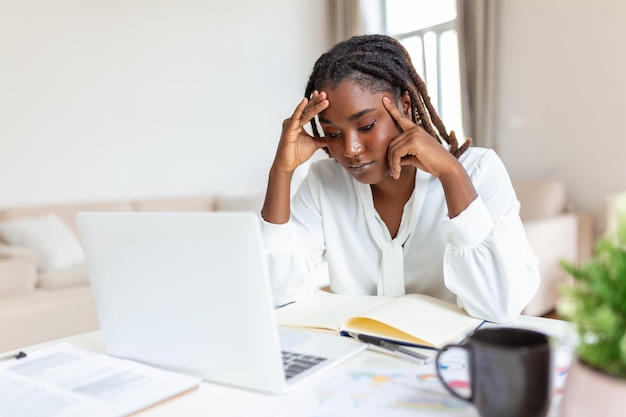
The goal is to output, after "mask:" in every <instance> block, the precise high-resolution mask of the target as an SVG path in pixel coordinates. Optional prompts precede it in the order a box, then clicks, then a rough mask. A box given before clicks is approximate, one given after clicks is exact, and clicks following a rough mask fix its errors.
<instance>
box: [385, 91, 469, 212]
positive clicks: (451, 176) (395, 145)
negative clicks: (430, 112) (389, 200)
mask: <svg viewBox="0 0 626 417" xmlns="http://www.w3.org/2000/svg"><path fill="white" fill-rule="evenodd" d="M383 105H384V106H385V108H386V109H387V112H389V114H390V115H391V117H392V118H393V120H395V122H396V124H397V125H398V128H399V130H400V131H401V132H400V134H399V135H398V137H396V138H395V139H393V140H392V141H391V142H390V143H389V148H388V150H387V158H388V163H389V175H391V176H392V177H393V178H395V179H398V178H400V171H401V169H402V166H403V165H413V166H415V167H417V168H418V169H421V170H422V171H426V172H428V173H430V174H431V175H434V176H436V177H438V178H439V180H440V181H441V185H442V186H443V191H444V194H445V196H446V203H447V205H448V216H449V217H450V218H453V217H456V216H458V215H459V213H461V212H462V211H463V210H465V209H466V208H467V206H469V205H470V203H471V202H472V201H474V199H476V197H477V196H478V194H477V193H476V190H475V189H474V185H473V184H472V182H471V180H470V178H469V176H468V175H467V172H466V171H465V168H463V165H461V163H460V162H459V160H458V159H456V157H455V156H454V155H452V154H451V153H450V152H448V150H447V149H446V148H444V147H443V146H442V145H441V143H440V142H439V141H438V140H437V139H435V138H434V137H432V136H431V135H429V134H428V132H426V130H425V129H424V128H423V127H422V126H420V125H418V124H415V122H413V120H411V119H410V118H409V117H408V116H406V115H404V114H402V112H401V111H400V109H399V108H398V107H397V106H396V105H395V104H393V103H392V102H391V100H390V99H389V98H388V97H383Z"/></svg>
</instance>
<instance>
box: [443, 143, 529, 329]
mask: <svg viewBox="0 0 626 417" xmlns="http://www.w3.org/2000/svg"><path fill="white" fill-rule="evenodd" d="M469 175H470V178H471V180H472V183H473V184H474V187H475V188H476V191H477V192H478V197H477V198H476V199H475V200H474V201H473V202H472V203H471V204H470V205H469V206H468V207H467V209H465V210H464V211H463V212H462V213H461V214H460V215H458V216H457V217H455V218H454V219H446V221H445V222H444V225H443V226H444V232H445V236H446V249H445V254H444V280H445V284H446V286H447V287H448V288H449V289H450V291H452V292H453V293H455V294H456V295H457V302H458V304H459V305H460V306H461V307H463V308H464V309H465V310H466V311H467V312H468V313H469V314H470V315H472V316H475V317H479V318H483V319H485V320H488V321H493V322H506V321H510V320H513V319H514V318H515V317H517V316H518V315H519V314H520V313H521V311H522V310H523V308H524V307H525V306H526V304H528V302H529V301H530V299H531V298H532V297H533V295H534V294H535V292H536V291H537V288H538V286H539V271H538V259H537V257H536V256H535V255H534V253H533V251H532V249H531V248H530V245H529V243H528V240H527V238H526V233H525V231H524V226H523V224H522V221H521V219H520V217H519V207H520V204H519V201H518V200H517V197H516V195H515V191H514V190H513V186H512V184H511V180H510V179H509V175H508V173H507V171H506V169H505V167H504V165H503V164H502V161H501V160H500V158H499V157H498V156H497V155H496V154H495V152H493V151H487V152H486V153H485V154H484V155H483V157H482V158H481V160H480V161H479V163H478V164H477V165H475V167H474V169H473V170H472V172H469Z"/></svg>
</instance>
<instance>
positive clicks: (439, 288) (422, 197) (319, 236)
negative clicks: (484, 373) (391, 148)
mask: <svg viewBox="0 0 626 417" xmlns="http://www.w3.org/2000/svg"><path fill="white" fill-rule="evenodd" d="M460 162H461V163H462V165H463V166H464V167H465V169H466V171H467V172H468V174H469V176H470V178H471V181H472V183H473V184H474V187H475V188H476V191H477V192H478V198H476V199H475V200H474V201H473V202H472V203H471V204H470V205H469V206H468V207H467V209H465V210H464V211H463V212H462V213H461V214H459V215H458V216H457V217H455V218H454V219H450V218H449V217H448V214H447V213H448V208H447V205H446V201H445V195H444V192H443V188H442V186H441V183H440V181H439V179H438V178H437V177H434V176H432V175H430V174H427V173H425V172H423V171H421V170H419V169H418V170H417V173H416V180H415V189H414V191H413V195H412V196H411V198H410V199H409V201H408V202H407V203H406V205H405V207H404V212H403V214H402V220H401V223H400V229H399V231H398V234H397V236H396V238H395V239H391V235H390V233H389V230H388V229H387V226H386V224H385V223H384V222H383V220H382V219H381V217H380V216H379V215H378V212H377V211H376V209H375V208H374V202H373V198H372V192H371V189H370V186H369V185H367V184H362V183H359V182H358V181H356V180H355V179H353V178H352V177H351V176H350V174H349V173H348V172H346V171H345V169H344V168H342V167H341V166H340V165H339V164H338V163H337V162H335V161H334V160H333V159H330V158H329V159H327V160H321V161H317V162H314V163H313V164H312V165H311V167H310V170H309V173H308V174H307V176H306V177H305V179H304V180H303V182H302V184H301V185H300V188H299V189H298V191H297V193H296V195H295V196H294V197H293V199H292V203H291V204H292V205H291V219H290V220H289V222H288V223H286V224H282V225H277V224H271V223H267V222H265V221H262V227H263V234H264V240H265V247H266V250H267V253H268V266H269V272H270V277H271V280H272V288H273V293H274V301H275V303H276V304H277V305H280V304H284V303H286V302H289V301H293V300H294V299H297V298H299V297H301V295H302V289H303V288H306V284H307V282H306V280H307V279H310V278H311V276H312V272H313V270H314V269H315V267H316V266H317V265H318V264H319V263H321V262H322V261H323V260H324V259H326V260H327V261H328V270H329V276H330V289H331V291H332V292H335V293H343V294H371V295H373V294H378V295H392V296H399V295H402V294H404V293H421V294H427V295H431V296H434V297H437V298H440V299H443V300H448V301H452V302H454V301H456V302H457V304H458V305H459V306H461V307H463V308H464V309H465V310H466V311H467V312H468V313H469V314H470V315H472V316H475V317H478V318H482V319H485V320H489V321H494V322H505V321H509V320H512V319H514V318H515V317H516V316H517V315H519V313H520V312H521V311H522V309H523V308H524V307H525V306H526V304H527V303H528V302H529V301H530V299H531V298H532V296H533V295H534V294H535V292H536V291H537V287H538V285H539V272H538V269H537V264H538V260H537V258H536V256H535V255H534V254H533V252H532V250H531V249H530V246H529V244H528V241H527V239H526V234H525V232H524V228H523V225H522V222H521V220H520V218H519V202H518V200H517V198H516V196H515V192H514V190H513V187H512V185H511V181H510V179H509V176H508V173H507V171H506V169H505V167H504V165H503V164H502V161H501V160H500V158H499V157H498V156H497V155H496V153H495V152H493V151H492V150H488V149H483V148H477V147H472V148H470V149H468V150H467V151H466V152H465V154H463V155H462V156H461V158H460Z"/></svg>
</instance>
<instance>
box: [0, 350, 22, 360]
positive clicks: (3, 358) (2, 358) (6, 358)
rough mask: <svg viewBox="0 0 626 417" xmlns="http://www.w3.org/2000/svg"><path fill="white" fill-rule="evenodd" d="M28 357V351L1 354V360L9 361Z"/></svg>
mask: <svg viewBox="0 0 626 417" xmlns="http://www.w3.org/2000/svg"><path fill="white" fill-rule="evenodd" d="M25 357H26V353H24V352H22V351H19V352H17V353H16V354H11V355H7V356H0V361H8V360H9V359H22V358H25Z"/></svg>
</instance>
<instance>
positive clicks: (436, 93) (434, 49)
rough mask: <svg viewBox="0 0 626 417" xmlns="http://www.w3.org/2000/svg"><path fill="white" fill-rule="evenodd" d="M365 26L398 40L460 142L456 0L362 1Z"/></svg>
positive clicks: (449, 127)
mask: <svg viewBox="0 0 626 417" xmlns="http://www.w3.org/2000/svg"><path fill="white" fill-rule="evenodd" d="M362 6H363V9H364V12H365V13H364V14H365V27H366V30H367V31H368V32H370V33H373V32H379V33H385V34H388V35H390V36H393V37H395V38H396V39H398V40H399V41H400V42H402V44H403V45H404V47H405V48H406V49H407V51H408V52H409V54H410V55H411V60H412V61H413V65H414V66H415V69H416V70H417V72H418V73H419V74H420V76H421V77H422V78H423V79H424V82H425V83H426V86H427V88H428V93H429V95H430V98H431V101H432V104H433V106H434V107H435V109H437V113H439V116H440V117H441V119H442V120H443V122H444V124H445V126H446V128H447V129H448V130H454V131H455V132H456V134H457V138H458V139H459V142H461V143H462V142H463V140H464V139H465V136H464V135H463V119H462V114H461V108H462V107H461V83H460V73H459V52H458V51H459V49H458V37H457V31H456V27H455V20H456V0H378V1H375V2H373V1H371V0H362Z"/></svg>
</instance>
